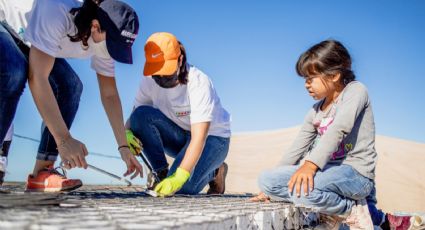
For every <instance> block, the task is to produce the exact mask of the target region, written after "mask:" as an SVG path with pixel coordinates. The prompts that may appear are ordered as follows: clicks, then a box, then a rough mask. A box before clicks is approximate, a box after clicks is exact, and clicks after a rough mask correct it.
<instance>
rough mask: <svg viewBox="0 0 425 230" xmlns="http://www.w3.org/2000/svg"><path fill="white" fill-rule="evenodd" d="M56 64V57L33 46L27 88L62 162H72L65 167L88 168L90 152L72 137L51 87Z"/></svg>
mask: <svg viewBox="0 0 425 230" xmlns="http://www.w3.org/2000/svg"><path fill="white" fill-rule="evenodd" d="M54 63H55V58H54V57H52V56H50V55H48V54H46V53H44V52H43V51H41V50H39V49H37V48H36V47H35V46H31V49H30V54H29V77H28V84H29V87H30V90H31V93H32V96H33V98H34V101H35V104H36V105H37V109H38V111H39V112H40V115H41V117H42V118H43V121H44V122H45V123H46V126H47V127H48V128H49V131H50V132H51V133H52V135H53V137H54V139H55V141H56V144H57V146H58V150H59V153H60V155H61V158H62V161H64V162H66V163H68V162H69V165H66V166H67V167H69V168H73V167H84V168H86V167H87V163H86V161H85V156H86V155H87V149H86V147H85V146H84V144H83V143H81V142H79V141H78V140H75V139H73V138H72V136H71V134H70V133H69V130H68V128H67V126H66V124H65V121H64V120H63V118H62V115H61V113H60V110H59V106H58V103H57V101H56V99H55V97H54V95H53V91H52V88H51V86H50V83H49V75H50V72H51V71H52V68H53V65H54Z"/></svg>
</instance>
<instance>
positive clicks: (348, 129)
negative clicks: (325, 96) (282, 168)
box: [281, 81, 377, 179]
mask: <svg viewBox="0 0 425 230" xmlns="http://www.w3.org/2000/svg"><path fill="white" fill-rule="evenodd" d="M323 102H324V100H321V101H319V102H318V103H316V104H314V105H313V108H311V109H310V111H309V112H308V114H307V116H306V118H305V121H304V124H303V126H302V128H301V130H300V132H299V134H298V136H297V137H296V139H295V141H294V143H293V144H292V146H291V148H290V149H289V151H288V153H287V154H286V155H285V156H284V157H283V159H282V160H281V165H294V164H298V163H299V161H300V160H301V159H302V158H303V157H305V159H306V160H308V161H311V162H313V163H314V164H316V165H317V166H318V167H319V168H320V169H321V170H323V168H324V167H325V166H327V165H328V166H330V165H334V164H335V165H338V164H346V165H351V166H352V167H353V168H354V169H355V170H357V171H358V172H359V173H360V174H361V175H363V176H365V177H368V178H370V179H374V178H375V166H376V161H377V153H376V151H375V123H374V119H373V112H372V107H371V104H370V101H369V96H368V94H367V89H366V87H365V86H364V85H363V84H362V83H360V82H358V81H353V82H351V83H349V84H348V85H347V86H346V87H345V88H344V90H343V91H342V92H341V94H340V95H339V96H338V98H337V100H336V102H335V103H334V104H333V105H332V106H329V107H330V109H328V110H327V111H321V110H320V107H321V105H322V104H323Z"/></svg>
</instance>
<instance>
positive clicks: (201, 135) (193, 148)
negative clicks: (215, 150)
mask: <svg viewBox="0 0 425 230" xmlns="http://www.w3.org/2000/svg"><path fill="white" fill-rule="evenodd" d="M209 128H210V122H201V123H196V124H192V126H191V129H190V132H191V136H192V137H191V140H190V143H189V146H188V147H187V149H186V153H185V155H184V157H183V160H182V162H181V163H180V168H183V169H185V170H186V171H188V172H192V170H193V169H194V168H195V166H196V163H197V162H198V160H199V158H200V157H201V154H202V150H203V149H204V145H205V141H206V140H207V136H208V130H209Z"/></svg>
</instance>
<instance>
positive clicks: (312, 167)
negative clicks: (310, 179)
mask: <svg viewBox="0 0 425 230" xmlns="http://www.w3.org/2000/svg"><path fill="white" fill-rule="evenodd" d="M304 165H305V166H306V167H308V168H309V169H311V170H314V171H315V172H316V171H317V170H318V169H319V167H318V166H317V165H316V164H315V163H313V162H311V161H305V162H304Z"/></svg>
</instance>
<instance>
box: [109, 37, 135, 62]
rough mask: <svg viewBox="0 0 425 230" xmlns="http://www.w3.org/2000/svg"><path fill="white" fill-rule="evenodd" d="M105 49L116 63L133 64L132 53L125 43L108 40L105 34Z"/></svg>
mask: <svg viewBox="0 0 425 230" xmlns="http://www.w3.org/2000/svg"><path fill="white" fill-rule="evenodd" d="M106 48H107V49H108V53H109V55H111V57H112V58H113V59H114V60H115V61H118V62H122V63H125V64H133V53H132V51H131V46H129V45H128V44H127V43H124V42H119V41H115V40H112V39H108V35H107V34H106Z"/></svg>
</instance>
